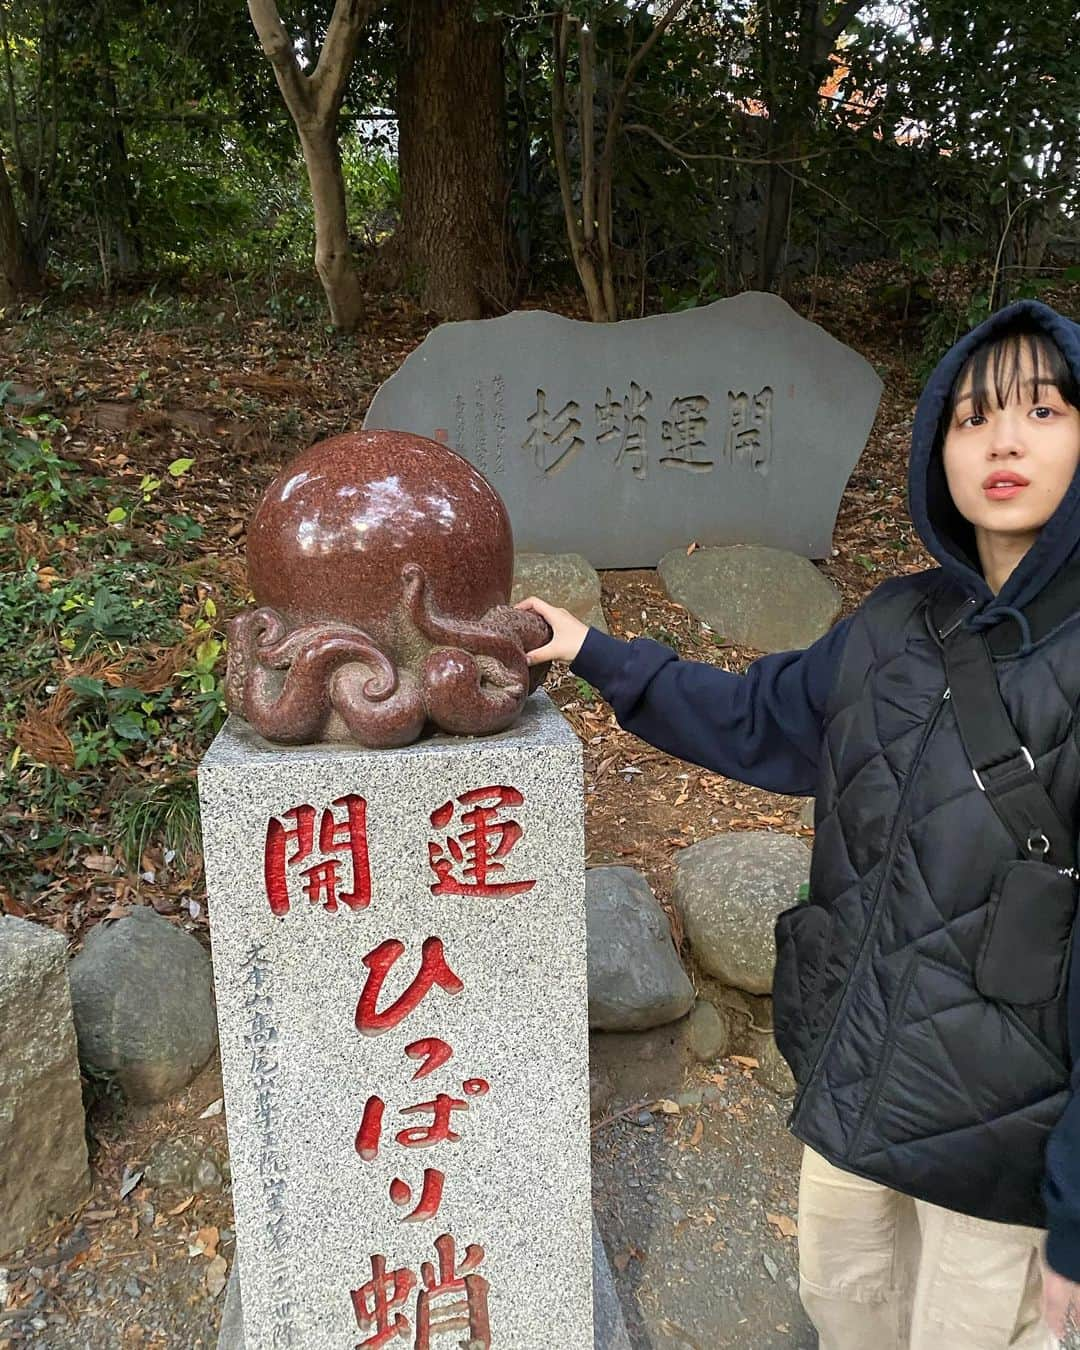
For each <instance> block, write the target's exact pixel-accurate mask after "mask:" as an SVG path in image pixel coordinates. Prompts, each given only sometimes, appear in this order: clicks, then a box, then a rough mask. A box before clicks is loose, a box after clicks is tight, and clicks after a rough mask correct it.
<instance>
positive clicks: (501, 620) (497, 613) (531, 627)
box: [480, 605, 551, 694]
mask: <svg viewBox="0 0 1080 1350" xmlns="http://www.w3.org/2000/svg"><path fill="white" fill-rule="evenodd" d="M480 622H481V623H482V624H483V625H484V627H485V628H488V629H491V630H492V631H493V632H497V633H509V634H510V635H511V636H512V638H513V640H514V642H515V643H516V644H517V645H518V646H520V647H521V650H522V651H523V652H532V651H535V650H536V648H537V647H543V646H545V645H546V644H547V643H549V642H550V641H551V628H550V626H549V625H548V622H547V620H546V619H542V618H541V617H540V615H539V614H534V613H533V611H532V610H531V609H515V608H514V606H513V605H496V606H495V608H494V609H489V610H488V612H487V613H486V614H485V615H484V617H483V618H482V619H481V620H480ZM550 666H551V662H550V661H545V662H543V664H541V665H538V666H529V693H530V694H531V693H532V691H533V690H534V689H538V688H539V687H540V685H542V684H543V683H544V676H545V675H546V674H547V673H548V670H549V669H550Z"/></svg>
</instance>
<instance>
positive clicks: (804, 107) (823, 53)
mask: <svg viewBox="0 0 1080 1350" xmlns="http://www.w3.org/2000/svg"><path fill="white" fill-rule="evenodd" d="M865 4H866V0H844V3H842V4H841V5H840V6H839V7H838V8H837V10H836V11H835V13H834V14H833V17H832V19H831V20H830V21H828V22H826V19H825V10H826V7H827V6H826V0H797V3H795V4H791V3H778V4H776V5H775V6H769V5H766V6H764V16H765V19H764V22H762V24H761V43H762V53H761V61H762V67H761V68H762V84H763V90H762V94H763V98H764V101H765V105H766V107H767V109H768V116H769V130H768V135H767V137H766V144H767V146H768V151H767V156H768V157H769V158H770V159H776V160H783V159H787V160H789V161H795V160H797V159H798V157H799V156H800V155H803V154H805V153H806V151H807V147H808V146H809V144H810V141H811V137H812V133H813V128H814V122H815V119H816V117H817V115H818V90H819V89H820V87H821V83H822V80H823V79H824V78H825V77H826V76H827V75H828V73H829V63H830V57H831V55H832V52H833V49H834V46H835V43H836V40H837V38H838V37H839V36H840V34H841V33H842V32H843V31H844V29H845V28H846V27H847V26H848V24H849V23H851V22H852V20H854V19H855V18H856V17H857V16H858V13H859V11H860V10H861V9H863V8H864V7H865ZM792 48H794V50H792ZM762 182H763V186H764V194H763V196H764V200H763V202H762V208H761V212H762V213H761V222H760V225H759V228H758V265H757V283H756V284H757V288H758V290H761V291H767V290H770V289H771V288H772V285H773V283H774V282H775V280H776V276H777V270H778V264H779V261H780V250H781V248H782V247H783V244H784V239H785V237H786V235H787V223H788V216H789V212H790V207H791V194H792V190H793V188H794V184H795V180H794V178H793V177H792V175H791V173H789V172H785V170H784V168H783V167H782V166H781V165H780V164H775V163H774V164H770V165H769V166H768V167H767V168H766V170H765V172H764V174H763V175H762Z"/></svg>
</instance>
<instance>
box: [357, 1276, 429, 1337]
mask: <svg viewBox="0 0 1080 1350" xmlns="http://www.w3.org/2000/svg"><path fill="white" fill-rule="evenodd" d="M415 1284H416V1276H415V1275H414V1274H413V1273H412V1271H411V1270H406V1269H404V1268H402V1269H400V1270H394V1271H391V1272H390V1273H389V1274H387V1270H386V1257H385V1256H373V1257H372V1258H371V1279H370V1280H369V1281H368V1282H367V1284H365V1285H361V1287H360V1288H359V1289H354V1290H353V1291H352V1293H351V1298H352V1304H353V1310H354V1312H355V1313H356V1324H357V1326H358V1327H359V1328H360V1330H361V1331H373V1335H371V1336H369V1337H368V1339H367V1340H366V1341H360V1342H359V1344H358V1345H357V1347H356V1350H375V1347H377V1346H380V1345H386V1344H387V1342H389V1341H392V1340H394V1339H395V1337H397V1336H402V1335H406V1336H407V1335H408V1333H409V1319H408V1318H407V1317H406V1316H405V1315H404V1314H403V1313H399V1312H397V1311H396V1310H397V1309H398V1308H401V1307H403V1306H404V1303H405V1300H406V1299H407V1298H408V1297H409V1295H410V1294H411V1293H412V1291H413V1286H414V1285H415Z"/></svg>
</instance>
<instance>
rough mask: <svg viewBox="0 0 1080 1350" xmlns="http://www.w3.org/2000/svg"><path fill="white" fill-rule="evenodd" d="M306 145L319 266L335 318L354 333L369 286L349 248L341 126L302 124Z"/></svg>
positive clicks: (332, 318) (337, 325)
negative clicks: (363, 281) (364, 283)
mask: <svg viewBox="0 0 1080 1350" xmlns="http://www.w3.org/2000/svg"><path fill="white" fill-rule="evenodd" d="M300 146H301V149H302V150H303V152H304V163H305V164H306V165H307V171H308V180H309V182H310V184H311V205H312V208H313V210H314V213H315V270H316V272H318V274H319V280H320V281H321V282H322V287H323V291H324V292H325V294H326V303H327V304H328V305H329V307H330V322H331V323H332V324H333V325H334V327H335V328H337V329H339V330H340V331H341V332H343V333H351V332H352V330H353V329H354V328H355V327H356V326H357V324H358V323H359V322H360V319H361V317H362V315H363V299H364V291H363V287H362V286H361V284H360V277H359V275H358V274H357V271H356V264H355V263H354V262H353V256H352V250H351V249H350V247H349V225H348V218H347V213H346V207H345V179H344V178H343V177H342V173H341V154H340V152H339V150H338V142H337V130H336V128H330V127H317V128H312V129H310V130H309V129H307V128H305V127H301V128H300Z"/></svg>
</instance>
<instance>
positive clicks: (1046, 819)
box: [939, 624, 1074, 868]
mask: <svg viewBox="0 0 1080 1350" xmlns="http://www.w3.org/2000/svg"><path fill="white" fill-rule="evenodd" d="M939 633H940V636H941V640H942V646H943V650H944V654H945V671H946V675H947V677H948V681H949V696H950V699H951V701H952V706H953V712H954V714H955V716H956V724H957V727H958V728H959V730H960V739H961V741H962V742H963V744H964V750H965V752H966V753H967V757H968V759H969V760H970V761H971V769H972V772H973V773H974V775H975V782H976V783H977V784H978V786H979V788H980V789H981V790H982V791H983V792H985V793H986V795H987V797H988V798H989V801H990V805H991V806H992V807H993V808H994V810H995V811H996V812H997V813H998V815H999V816H1000V817H1001V820H1002V822H1003V824H1004V825H1005V827H1006V828H1007V829H1008V831H1009V833H1010V834H1011V835H1012V837H1013V838H1014V839H1015V840H1016V844H1017V847H1018V848H1019V849H1020V852H1021V853H1022V854H1023V855H1024V857H1025V858H1038V859H1041V860H1042V861H1044V862H1052V863H1055V864H1056V865H1057V866H1058V867H1063V868H1067V867H1072V866H1073V864H1074V856H1073V853H1074V847H1073V845H1074V841H1073V837H1072V832H1071V831H1070V830H1069V828H1068V826H1067V825H1066V824H1065V822H1064V821H1063V820H1062V819H1061V816H1060V815H1059V814H1058V810H1057V807H1056V806H1055V805H1054V803H1053V801H1052V800H1051V799H1050V796H1049V794H1048V793H1047V791H1046V789H1045V788H1044V787H1043V785H1042V783H1041V781H1040V780H1039V776H1038V774H1037V773H1036V772H1035V761H1034V760H1033V759H1032V757H1031V752H1030V751H1029V750H1028V748H1027V746H1025V745H1022V744H1021V743H1020V738H1019V736H1017V734H1016V728H1015V727H1014V726H1013V724H1012V720H1011V719H1010V717H1009V714H1008V712H1007V710H1006V708H1005V703H1004V701H1003V699H1002V697H1001V691H1000V689H999V688H998V682H997V675H996V674H995V672H994V661H993V657H992V656H991V655H990V648H989V647H988V646H987V643H986V639H985V638H984V637H983V636H982V634H981V633H975V632H972V630H971V629H970V628H964V627H963V626H962V625H955V626H950V625H947V624H946V625H945V626H944V627H943V628H941V629H939Z"/></svg>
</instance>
